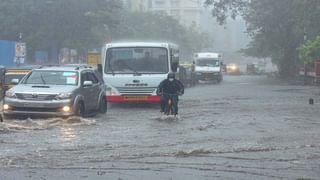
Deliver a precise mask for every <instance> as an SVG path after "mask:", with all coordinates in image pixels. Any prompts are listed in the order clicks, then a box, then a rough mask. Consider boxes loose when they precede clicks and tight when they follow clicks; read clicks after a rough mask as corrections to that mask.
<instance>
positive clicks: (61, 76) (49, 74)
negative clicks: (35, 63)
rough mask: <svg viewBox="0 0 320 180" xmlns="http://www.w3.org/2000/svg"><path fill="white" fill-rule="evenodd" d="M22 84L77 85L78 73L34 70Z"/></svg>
mask: <svg viewBox="0 0 320 180" xmlns="http://www.w3.org/2000/svg"><path fill="white" fill-rule="evenodd" d="M23 84H46V85H77V84H78V73H77V72H75V71H43V70H34V71H32V73H31V74H30V75H29V76H28V77H27V78H26V79H25V80H24V81H23Z"/></svg>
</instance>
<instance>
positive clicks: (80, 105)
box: [75, 102, 85, 117]
mask: <svg viewBox="0 0 320 180" xmlns="http://www.w3.org/2000/svg"><path fill="white" fill-rule="evenodd" d="M75 114H76V115H77V116H80V117H84V116H85V107H84V104H83V103H82V102H79V103H78V105H77V108H76V113H75Z"/></svg>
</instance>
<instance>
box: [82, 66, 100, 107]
mask: <svg viewBox="0 0 320 180" xmlns="http://www.w3.org/2000/svg"><path fill="white" fill-rule="evenodd" d="M85 81H92V78H91V77H90V71H83V72H82V73H81V91H82V93H81V94H82V96H83V98H84V106H85V108H86V110H92V109H93V108H95V96H96V95H95V89H96V88H95V85H94V82H93V81H92V83H93V85H92V86H85V85H84V82H85Z"/></svg>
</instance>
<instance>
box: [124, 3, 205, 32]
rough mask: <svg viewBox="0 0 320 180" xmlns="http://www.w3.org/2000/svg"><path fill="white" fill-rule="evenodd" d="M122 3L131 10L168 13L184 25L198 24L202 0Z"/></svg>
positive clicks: (197, 25) (196, 25)
mask: <svg viewBox="0 0 320 180" xmlns="http://www.w3.org/2000/svg"><path fill="white" fill-rule="evenodd" d="M124 4H125V6H126V7H127V8H128V9H130V10H132V11H152V12H155V13H165V14H168V15H170V16H172V17H173V18H175V19H177V20H178V21H179V22H180V23H181V24H182V25H184V26H186V27H189V26H193V27H199V26H200V17H201V13H202V9H203V3H202V0H124Z"/></svg>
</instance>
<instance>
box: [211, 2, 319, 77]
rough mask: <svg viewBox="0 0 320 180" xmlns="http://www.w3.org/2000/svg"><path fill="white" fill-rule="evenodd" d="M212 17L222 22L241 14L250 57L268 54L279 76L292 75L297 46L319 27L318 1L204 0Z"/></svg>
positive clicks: (266, 55) (295, 64)
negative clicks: (275, 65)
mask: <svg viewBox="0 0 320 180" xmlns="http://www.w3.org/2000/svg"><path fill="white" fill-rule="evenodd" d="M206 4H207V5H208V6H212V7H213V16H215V17H216V18H217V20H218V21H219V22H221V23H224V22H225V20H226V18H227V17H228V15H229V14H231V17H235V16H237V15H241V16H242V17H243V18H244V19H245V20H246V23H247V31H248V33H249V35H250V36H251V38H252V42H251V43H250V44H249V45H248V48H247V49H246V50H243V52H245V53H246V54H247V55H251V56H254V57H271V58H272V60H273V62H275V63H276V64H277V65H278V68H279V70H280V74H281V75H282V76H283V77H287V76H292V75H294V74H295V72H296V66H297V65H299V63H300V61H299V59H298V52H297V48H298V47H299V45H300V44H301V43H303V41H304V37H306V36H307V37H308V38H314V37H315V36H316V35H317V34H318V33H319V30H320V23H319V21H318V20H317V19H319V18H320V11H319V9H320V1H318V0H281V1H279V0H254V1H248V0H207V1H206Z"/></svg>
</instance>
